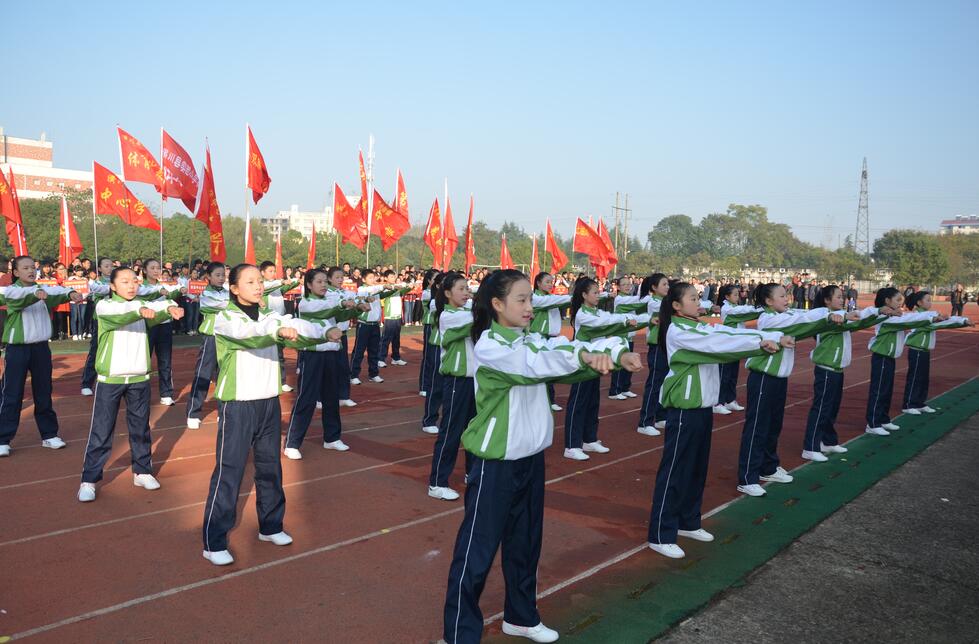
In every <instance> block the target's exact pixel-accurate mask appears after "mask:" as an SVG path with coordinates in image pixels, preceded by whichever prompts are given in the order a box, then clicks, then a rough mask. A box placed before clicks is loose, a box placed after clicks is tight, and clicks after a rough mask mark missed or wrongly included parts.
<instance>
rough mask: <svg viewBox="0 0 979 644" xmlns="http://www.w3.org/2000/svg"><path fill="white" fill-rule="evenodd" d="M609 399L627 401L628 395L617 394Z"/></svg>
mask: <svg viewBox="0 0 979 644" xmlns="http://www.w3.org/2000/svg"><path fill="white" fill-rule="evenodd" d="M608 399H609V400H625V399H626V395H625V394H615V395H614V396H613V395H609V397H608Z"/></svg>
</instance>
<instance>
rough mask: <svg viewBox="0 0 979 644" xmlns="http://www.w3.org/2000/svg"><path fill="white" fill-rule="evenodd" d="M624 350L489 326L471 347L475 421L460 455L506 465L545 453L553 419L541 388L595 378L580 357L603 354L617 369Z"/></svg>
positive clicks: (619, 345) (613, 342)
mask: <svg viewBox="0 0 979 644" xmlns="http://www.w3.org/2000/svg"><path fill="white" fill-rule="evenodd" d="M628 350H629V349H628V346H627V345H626V343H625V341H624V340H623V339H622V338H606V339H603V340H599V341H597V342H593V343H588V342H578V341H571V340H568V339H566V338H564V337H557V338H544V337H543V336H541V335H540V334H537V333H526V332H524V331H519V330H514V329H510V328H507V327H504V326H501V325H499V324H497V323H495V322H494V323H493V325H492V327H490V328H489V329H487V330H486V331H484V332H483V334H482V335H481V336H480V338H479V341H478V342H476V345H475V347H473V359H474V361H475V374H476V375H475V389H476V416H475V417H474V418H473V419H472V420H471V421H470V422H469V426H468V427H466V430H465V432H463V434H462V444H463V446H464V447H465V448H466V451H468V452H470V453H471V454H474V455H476V456H478V457H480V458H484V459H491V460H508V461H511V460H516V459H520V458H525V457H527V456H533V455H534V454H537V453H538V452H541V451H543V450H545V449H547V448H548V447H549V446H550V445H551V441H552V440H553V437H554V417H553V414H552V412H551V403H550V400H549V399H548V397H547V387H546V385H545V383H547V382H565V383H567V382H580V381H582V380H589V379H591V378H595V377H597V376H598V373H597V372H596V371H594V370H592V369H591V368H589V367H587V366H585V364H584V363H583V362H582V361H581V352H582V351H592V352H596V353H598V352H605V353H607V354H609V355H610V356H611V358H612V360H613V361H614V362H615V364H616V366H618V365H619V357H620V356H621V355H622V353H623V352H625V351H628Z"/></svg>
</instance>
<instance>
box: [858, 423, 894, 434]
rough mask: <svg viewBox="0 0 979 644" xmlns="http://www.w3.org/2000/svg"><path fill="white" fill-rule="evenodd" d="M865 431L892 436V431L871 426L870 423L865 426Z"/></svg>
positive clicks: (866, 432)
mask: <svg viewBox="0 0 979 644" xmlns="http://www.w3.org/2000/svg"><path fill="white" fill-rule="evenodd" d="M863 431H864V433H865V434H876V435H877V436H890V435H891V433H890V432H889V431H887V430H886V429H884V428H883V427H870V426H869V425H868V426H867V427H864V429H863Z"/></svg>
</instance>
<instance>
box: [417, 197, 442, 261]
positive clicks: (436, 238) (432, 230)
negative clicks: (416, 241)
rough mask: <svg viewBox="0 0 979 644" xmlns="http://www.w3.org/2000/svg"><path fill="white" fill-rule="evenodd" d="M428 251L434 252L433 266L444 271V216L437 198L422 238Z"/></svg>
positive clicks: (429, 212) (429, 213) (430, 211)
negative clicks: (440, 212) (441, 213)
mask: <svg viewBox="0 0 979 644" xmlns="http://www.w3.org/2000/svg"><path fill="white" fill-rule="evenodd" d="M422 239H423V240H424V241H425V245H426V246H428V250H430V251H432V266H433V267H434V268H437V269H439V270H442V269H443V266H442V260H443V259H444V257H443V255H442V243H443V241H444V239H443V236H442V216H441V215H440V214H439V199H438V197H436V198H435V201H434V202H433V203H432V208H431V210H429V211H428V223H426V224H425V234H424V235H423V236H422Z"/></svg>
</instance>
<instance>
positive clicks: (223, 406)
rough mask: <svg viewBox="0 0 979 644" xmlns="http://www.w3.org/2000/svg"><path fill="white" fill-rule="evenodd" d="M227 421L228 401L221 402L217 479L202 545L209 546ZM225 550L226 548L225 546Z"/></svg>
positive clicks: (222, 468) (221, 468)
mask: <svg viewBox="0 0 979 644" xmlns="http://www.w3.org/2000/svg"><path fill="white" fill-rule="evenodd" d="M227 422H228V403H221V426H220V427H218V431H220V432H221V451H220V453H219V454H218V480H217V481H216V482H215V483H214V496H213V497H211V509H210V510H209V511H208V513H207V522H206V523H205V524H204V541H205V543H204V547H205V548H210V547H211V517H213V516H214V504H215V503H217V501H218V493H219V490H220V488H221V475H222V474H223V473H224V441H225V440H226V439H227V434H226V433H225V431H224V429H225V426H226V425H227ZM233 502H234V503H237V502H238V499H237V498H235V499H234V500H233ZM225 550H227V548H225ZM209 552H210V551H209Z"/></svg>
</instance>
